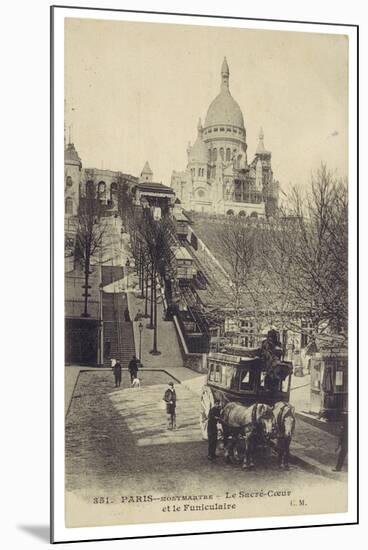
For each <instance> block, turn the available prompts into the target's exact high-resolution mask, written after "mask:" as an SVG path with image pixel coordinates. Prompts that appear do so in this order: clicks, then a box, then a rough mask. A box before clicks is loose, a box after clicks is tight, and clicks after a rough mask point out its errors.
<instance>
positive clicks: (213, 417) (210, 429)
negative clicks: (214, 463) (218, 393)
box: [207, 399, 221, 460]
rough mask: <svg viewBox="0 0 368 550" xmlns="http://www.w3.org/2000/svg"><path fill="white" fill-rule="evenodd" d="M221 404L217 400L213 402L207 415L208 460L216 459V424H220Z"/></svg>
mask: <svg viewBox="0 0 368 550" xmlns="http://www.w3.org/2000/svg"><path fill="white" fill-rule="evenodd" d="M220 413H221V403H220V401H219V400H218V399H216V400H215V403H214V405H213V407H211V409H210V410H209V413H208V423H207V437H208V460H214V459H216V458H217V456H218V455H216V447H217V423H218V422H221V417H220Z"/></svg>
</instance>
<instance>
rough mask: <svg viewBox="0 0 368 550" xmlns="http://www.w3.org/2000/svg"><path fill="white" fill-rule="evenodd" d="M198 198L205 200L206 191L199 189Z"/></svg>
mask: <svg viewBox="0 0 368 550" xmlns="http://www.w3.org/2000/svg"><path fill="white" fill-rule="evenodd" d="M198 197H200V198H203V197H204V191H203V189H199V191H198Z"/></svg>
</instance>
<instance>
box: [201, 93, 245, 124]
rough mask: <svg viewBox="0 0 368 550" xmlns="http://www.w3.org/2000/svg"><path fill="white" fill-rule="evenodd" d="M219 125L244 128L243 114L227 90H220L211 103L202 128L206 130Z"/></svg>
mask: <svg viewBox="0 0 368 550" xmlns="http://www.w3.org/2000/svg"><path fill="white" fill-rule="evenodd" d="M221 124H225V125H228V126H236V127H237V128H244V119H243V113H242V112H241V110H240V107H239V105H238V104H237V102H236V101H235V99H234V98H233V96H232V95H231V93H230V91H229V90H228V89H227V90H222V91H221V93H220V94H219V95H218V96H217V97H215V99H214V100H213V101H212V103H211V105H210V106H209V109H208V111H207V116H206V121H205V123H204V126H205V128H207V127H208V126H220V125H221Z"/></svg>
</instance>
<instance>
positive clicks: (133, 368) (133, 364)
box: [128, 355, 138, 383]
mask: <svg viewBox="0 0 368 550" xmlns="http://www.w3.org/2000/svg"><path fill="white" fill-rule="evenodd" d="M128 369H129V372H130V382H131V383H132V382H133V380H134V378H137V373H138V361H137V358H136V356H135V355H133V357H132V359H131V360H130V361H129V365H128Z"/></svg>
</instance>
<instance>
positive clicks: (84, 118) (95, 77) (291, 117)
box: [65, 18, 348, 190]
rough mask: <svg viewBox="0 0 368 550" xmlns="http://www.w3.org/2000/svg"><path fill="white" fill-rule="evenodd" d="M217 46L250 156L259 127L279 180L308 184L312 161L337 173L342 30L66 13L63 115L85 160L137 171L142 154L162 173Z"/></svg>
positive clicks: (185, 132)
mask: <svg viewBox="0 0 368 550" xmlns="http://www.w3.org/2000/svg"><path fill="white" fill-rule="evenodd" d="M225 55H226V57H227V60H228V63H229V68H230V91H231V94H232V95H233V97H234V99H236V101H237V102H238V103H239V105H240V108H241V109H242V112H243V116H244V123H245V127H246V131H247V143H248V161H249V162H250V161H251V160H252V158H253V155H254V152H255V148H256V145H257V138H258V134H259V128H260V126H262V127H263V130H264V135H265V138H264V142H265V147H266V149H269V150H271V151H272V163H273V171H274V176H275V178H276V179H278V180H279V181H280V183H281V185H282V187H283V188H284V189H285V190H287V189H288V186H289V183H290V182H291V183H295V184H301V185H305V184H308V183H309V181H310V173H311V170H314V169H316V168H317V167H318V165H319V164H320V162H321V161H323V162H326V163H327V165H328V166H329V167H330V168H331V169H332V170H335V171H336V173H337V175H339V176H346V175H347V172H348V139H347V132H348V115H347V113H348V106H347V102H348V86H347V82H348V39H347V37H345V36H342V35H326V34H325V35H323V34H309V33H295V32H279V31H277V32H276V31H261V30H247V29H235V28H233V29H224V28H216V27H215V28H214V27H212V28H209V27H200V26H188V25H169V24H167V25H163V24H157V23H125V22H120V21H98V20H93V19H88V20H86V19H71V18H69V19H66V24H65V77H66V78H65V96H66V125H67V126H69V125H72V141H73V142H74V143H75V146H76V148H77V150H78V153H79V155H80V157H81V159H82V163H83V166H84V167H89V168H92V167H96V168H101V167H102V166H103V167H104V168H109V169H111V170H121V171H122V172H127V173H131V174H133V175H139V173H140V171H141V169H142V167H143V165H144V163H145V161H146V160H148V161H149V163H150V165H151V168H152V170H153V172H154V179H155V181H162V182H163V183H165V184H169V183H170V177H171V172H172V170H173V169H175V170H183V169H185V166H186V158H187V157H186V148H187V144H188V141H192V142H193V141H194V140H195V139H196V134H197V130H196V128H197V122H198V118H199V117H201V118H202V122H204V119H205V116H206V112H207V109H208V107H209V104H210V102H211V101H212V100H213V99H214V97H215V96H216V95H217V94H218V93H219V91H220V68H221V64H222V60H223V57H224V56H225Z"/></svg>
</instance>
